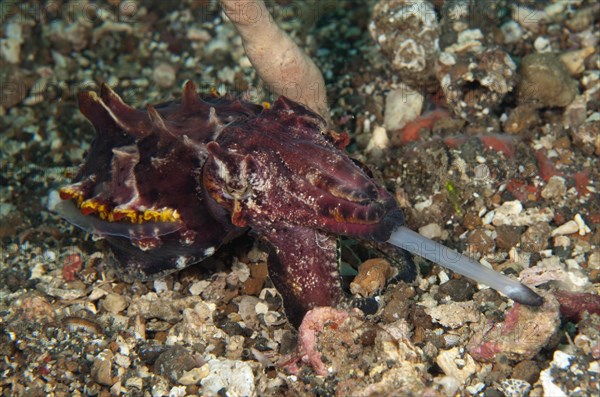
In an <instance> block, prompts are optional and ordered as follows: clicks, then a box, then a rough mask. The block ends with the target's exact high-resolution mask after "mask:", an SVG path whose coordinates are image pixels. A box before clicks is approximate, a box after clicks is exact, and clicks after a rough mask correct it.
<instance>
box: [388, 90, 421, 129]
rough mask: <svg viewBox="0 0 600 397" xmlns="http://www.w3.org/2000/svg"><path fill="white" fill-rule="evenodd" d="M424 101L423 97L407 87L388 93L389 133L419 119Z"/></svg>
mask: <svg viewBox="0 0 600 397" xmlns="http://www.w3.org/2000/svg"><path fill="white" fill-rule="evenodd" d="M423 100H424V98H423V95H421V94H420V93H419V92H418V91H415V90H413V89H411V88H409V87H407V86H405V85H402V86H401V87H400V88H397V89H395V90H391V91H390V92H388V94H387V96H386V97H385V113H384V125H385V128H386V129H387V130H389V131H394V130H398V129H400V128H402V127H404V126H405V125H406V123H408V122H410V121H412V120H414V119H416V118H417V117H419V115H420V114H421V111H422V109H423Z"/></svg>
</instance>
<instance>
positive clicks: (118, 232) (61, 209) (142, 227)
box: [47, 191, 183, 239]
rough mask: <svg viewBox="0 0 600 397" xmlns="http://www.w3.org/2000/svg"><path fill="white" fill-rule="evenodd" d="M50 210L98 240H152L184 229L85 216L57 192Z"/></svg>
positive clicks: (174, 224) (170, 224) (177, 224)
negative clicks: (109, 238) (113, 238)
mask: <svg viewBox="0 0 600 397" xmlns="http://www.w3.org/2000/svg"><path fill="white" fill-rule="evenodd" d="M47 207H48V209H49V210H50V211H53V212H56V213H57V214H59V215H60V216H61V217H63V218H65V219H66V220H67V221H69V222H70V223H72V224H73V225H75V226H77V227H78V228H80V229H82V230H85V231H86V232H88V233H90V234H92V235H94V237H96V238H104V237H108V236H118V237H125V238H127V239H129V238H131V236H136V237H137V238H152V237H159V236H164V235H167V234H171V233H174V232H176V231H178V230H180V229H181V228H182V227H183V223H181V222H145V223H140V224H132V223H127V222H109V221H105V220H102V219H99V218H98V217H96V216H90V215H84V214H82V212H81V210H80V209H79V208H77V206H76V205H75V204H74V203H73V202H72V201H68V200H62V199H61V198H60V197H59V195H58V193H57V192H56V191H52V192H50V195H49V196H48V205H47Z"/></svg>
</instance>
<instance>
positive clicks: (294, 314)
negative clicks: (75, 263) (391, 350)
mask: <svg viewBox="0 0 600 397" xmlns="http://www.w3.org/2000/svg"><path fill="white" fill-rule="evenodd" d="M78 99H79V107H80V110H81V112H82V113H83V114H84V115H85V117H87V118H88V119H89V120H90V121H91V122H92V124H93V125H94V127H95V129H96V134H97V135H96V139H95V140H94V142H93V144H92V146H91V149H90V150H89V152H88V154H87V158H86V160H85V162H84V163H83V165H82V167H81V169H80V171H79V173H78V175H77V176H76V178H75V181H74V183H72V184H71V185H69V186H66V187H63V188H61V189H60V191H59V193H58V194H56V193H53V194H51V196H50V203H49V207H50V208H51V209H52V210H54V211H56V212H58V213H59V214H60V215H62V216H63V217H64V218H66V219H67V220H69V221H70V222H72V223H73V224H75V225H77V226H79V227H81V228H83V229H85V230H87V231H89V232H91V233H93V234H94V235H95V236H97V237H102V238H106V239H108V240H109V242H110V244H111V246H112V251H113V254H114V257H115V259H116V261H117V262H118V264H119V269H120V271H121V274H122V275H123V276H124V277H125V278H129V279H132V278H135V279H146V280H147V279H152V278H156V277H160V276H164V275H166V274H168V273H171V272H174V271H177V270H180V269H183V268H185V267H186V266H189V265H191V264H193V263H197V262H199V261H201V260H203V259H204V258H206V257H208V256H210V255H212V254H213V253H214V252H215V250H216V249H218V248H219V246H220V245H221V244H223V243H224V242H226V241H228V240H230V239H232V238H234V237H236V236H238V235H240V234H241V233H242V232H243V231H244V230H246V229H247V228H250V229H252V230H253V231H254V232H255V233H256V234H257V235H258V236H260V238H262V239H263V240H264V241H266V242H267V243H268V245H270V247H271V252H270V255H269V265H268V268H269V275H270V277H271V279H272V281H273V283H274V285H275V287H276V288H277V290H278V291H279V292H280V293H281V295H282V297H283V299H284V305H285V308H286V312H287V314H288V316H289V318H290V319H291V320H292V322H293V323H294V324H295V325H298V324H299V322H300V320H301V319H302V317H303V315H304V313H305V312H306V311H307V310H310V309H311V308H313V307H316V306H335V305H337V304H338V303H339V302H340V301H341V299H342V297H343V293H342V289H341V286H340V282H339V279H338V269H337V264H338V262H337V250H336V239H335V236H336V235H347V236H352V237H354V238H359V239H368V240H374V241H379V242H385V241H387V242H389V243H391V244H393V245H396V246H398V247H401V248H403V249H406V250H408V251H411V252H413V253H417V254H418V255H421V256H424V257H425V258H427V259H429V260H431V261H434V262H436V263H439V264H441V265H443V266H446V267H449V268H451V269H452V270H454V271H456V272H458V273H461V274H464V275H466V276H468V277H471V278H473V279H476V280H477V281H481V282H483V283H486V284H488V285H490V286H491V287H493V288H495V289H497V290H499V291H501V292H504V293H505V294H506V295H508V296H509V297H511V298H513V299H515V300H517V301H520V302H522V303H525V304H530V305H539V304H541V303H542V299H541V298H540V297H539V296H538V295H537V294H535V293H534V292H533V291H531V290H530V289H529V288H527V287H526V286H524V285H522V284H520V283H518V282H516V281H514V280H512V279H509V278H508V277H506V276H503V275H501V274H499V273H496V272H494V271H493V270H490V269H487V268H484V267H482V266H481V265H479V264H478V263H476V262H473V261H472V260H470V259H468V258H466V257H464V256H462V255H460V254H458V253H457V252H456V251H453V250H450V249H448V248H446V247H444V246H442V245H440V244H438V243H435V242H433V241H431V240H428V239H426V238H424V237H422V236H420V235H419V234H417V233H415V232H412V231H411V230H409V229H407V228H406V227H404V226H402V224H403V215H402V212H401V210H400V209H399V208H398V206H397V204H396V202H395V199H394V198H393V196H392V195H391V194H390V193H388V192H387V191H386V190H385V189H384V188H382V187H381V186H379V185H378V184H377V183H376V182H375V181H374V180H373V179H372V178H371V177H370V176H369V175H368V174H367V173H366V172H365V171H364V170H363V168H361V167H360V166H359V165H357V164H356V163H355V162H354V161H353V160H352V159H351V158H350V157H348V155H347V154H346V153H345V152H344V151H343V150H342V149H343V147H344V146H345V144H346V142H347V140H346V138H347V137H346V136H345V135H344V134H337V133H335V132H333V131H328V130H327V129H326V124H325V122H324V120H323V119H322V118H321V117H320V116H319V115H317V114H316V113H314V112H313V111H311V110H310V109H308V108H306V107H305V106H303V105H301V104H298V103H296V102H293V101H291V100H289V99H287V98H285V97H280V98H279V99H278V100H277V101H276V102H275V103H274V104H273V106H272V107H263V106H260V105H256V104H252V103H249V102H246V101H243V100H239V99H234V98H230V97H228V96H224V97H221V96H218V95H209V96H206V97H200V96H198V95H197V94H196V87H195V86H194V84H193V83H191V82H187V83H186V84H185V86H184V89H183V95H182V98H181V101H180V102H169V103H166V104H163V105H157V106H150V105H148V106H147V107H146V109H145V110H137V109H134V108H131V107H129V106H128V105H126V104H125V103H124V102H123V101H122V100H121V98H120V97H119V96H118V95H117V94H116V93H114V92H113V91H112V90H111V89H110V88H109V87H108V86H106V85H103V86H102V88H101V90H100V94H99V95H98V94H96V93H95V92H84V93H81V94H79V97H78ZM58 196H60V198H59V197H58Z"/></svg>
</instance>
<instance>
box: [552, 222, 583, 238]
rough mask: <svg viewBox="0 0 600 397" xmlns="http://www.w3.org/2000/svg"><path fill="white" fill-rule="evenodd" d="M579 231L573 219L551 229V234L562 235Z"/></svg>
mask: <svg viewBox="0 0 600 397" xmlns="http://www.w3.org/2000/svg"><path fill="white" fill-rule="evenodd" d="M577 232H579V225H578V224H577V222H575V221H568V222H565V223H563V224H562V225H560V226H559V227H557V228H556V229H554V230H553V231H552V234H551V236H552V237H554V236H562V235H565V234H573V233H577Z"/></svg>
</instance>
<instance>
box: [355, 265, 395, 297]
mask: <svg viewBox="0 0 600 397" xmlns="http://www.w3.org/2000/svg"><path fill="white" fill-rule="evenodd" d="M392 274H393V268H392V266H391V265H390V264H389V262H388V261H386V260H385V259H382V258H374V259H369V260H367V261H365V262H363V263H362V264H361V265H360V267H359V268H358V274H357V275H356V277H355V278H354V280H353V281H352V283H350V291H351V292H352V293H353V294H354V295H360V296H363V297H367V296H373V295H374V294H375V293H377V292H378V291H380V290H381V289H383V287H385V284H386V283H387V281H388V278H389V277H391V276H392Z"/></svg>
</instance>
